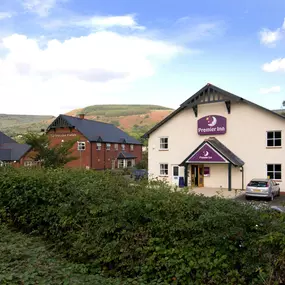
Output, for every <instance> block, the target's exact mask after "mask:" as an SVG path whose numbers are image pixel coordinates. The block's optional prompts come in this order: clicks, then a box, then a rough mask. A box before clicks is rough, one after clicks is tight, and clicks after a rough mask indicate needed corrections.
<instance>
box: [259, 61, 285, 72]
mask: <svg viewBox="0 0 285 285" xmlns="http://www.w3.org/2000/svg"><path fill="white" fill-rule="evenodd" d="M262 69H263V70H264V71H266V72H276V71H285V58H278V59H275V60H272V61H271V62H269V63H265V64H264V65H263V66H262Z"/></svg>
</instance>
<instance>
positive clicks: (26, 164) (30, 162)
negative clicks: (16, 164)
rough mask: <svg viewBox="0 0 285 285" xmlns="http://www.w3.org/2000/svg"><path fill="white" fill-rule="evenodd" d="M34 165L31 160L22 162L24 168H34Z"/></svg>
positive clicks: (34, 162)
mask: <svg viewBox="0 0 285 285" xmlns="http://www.w3.org/2000/svg"><path fill="white" fill-rule="evenodd" d="M36 165H37V162H36V161H33V160H26V161H24V166H25V167H31V166H36Z"/></svg>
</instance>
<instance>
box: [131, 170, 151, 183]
mask: <svg viewBox="0 0 285 285" xmlns="http://www.w3.org/2000/svg"><path fill="white" fill-rule="evenodd" d="M147 177H148V174H147V170H146V169H135V170H133V172H132V173H131V178H134V179H135V180H141V179H143V178H147Z"/></svg>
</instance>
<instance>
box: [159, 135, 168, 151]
mask: <svg viewBox="0 0 285 285" xmlns="http://www.w3.org/2000/svg"><path fill="white" fill-rule="evenodd" d="M162 140H167V142H162ZM163 145H164V147H163ZM159 150H169V137H160V138H159Z"/></svg>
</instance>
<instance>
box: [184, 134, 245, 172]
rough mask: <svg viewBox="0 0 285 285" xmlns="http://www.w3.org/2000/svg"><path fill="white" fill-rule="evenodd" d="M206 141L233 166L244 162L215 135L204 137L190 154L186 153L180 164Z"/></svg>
mask: <svg viewBox="0 0 285 285" xmlns="http://www.w3.org/2000/svg"><path fill="white" fill-rule="evenodd" d="M206 143H208V144H209V145H210V146H212V147H213V148H214V149H215V150H216V151H217V152H218V153H219V154H221V155H222V156H223V157H224V158H225V159H226V160H227V161H229V162H231V163H232V164H233V165H235V166H243V165H244V162H243V161H242V160H241V159H240V158H239V157H238V156H237V155H235V154H234V153H233V152H232V151H231V150H229V149H228V148H227V147H226V146H225V145H224V144H222V143H221V142H220V141H219V140H217V139H216V138H215V137H210V138H208V139H205V140H204V141H203V142H202V143H201V144H200V145H199V146H198V147H197V148H196V149H195V150H194V151H193V152H192V153H190V155H188V156H187V157H186V158H185V159H184V160H183V162H182V163H181V164H180V165H184V164H185V163H186V161H187V160H188V159H189V158H190V157H191V156H193V154H195V153H196V152H197V151H198V150H199V149H200V148H201V147H202V146H203V145H205V144H206Z"/></svg>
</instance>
